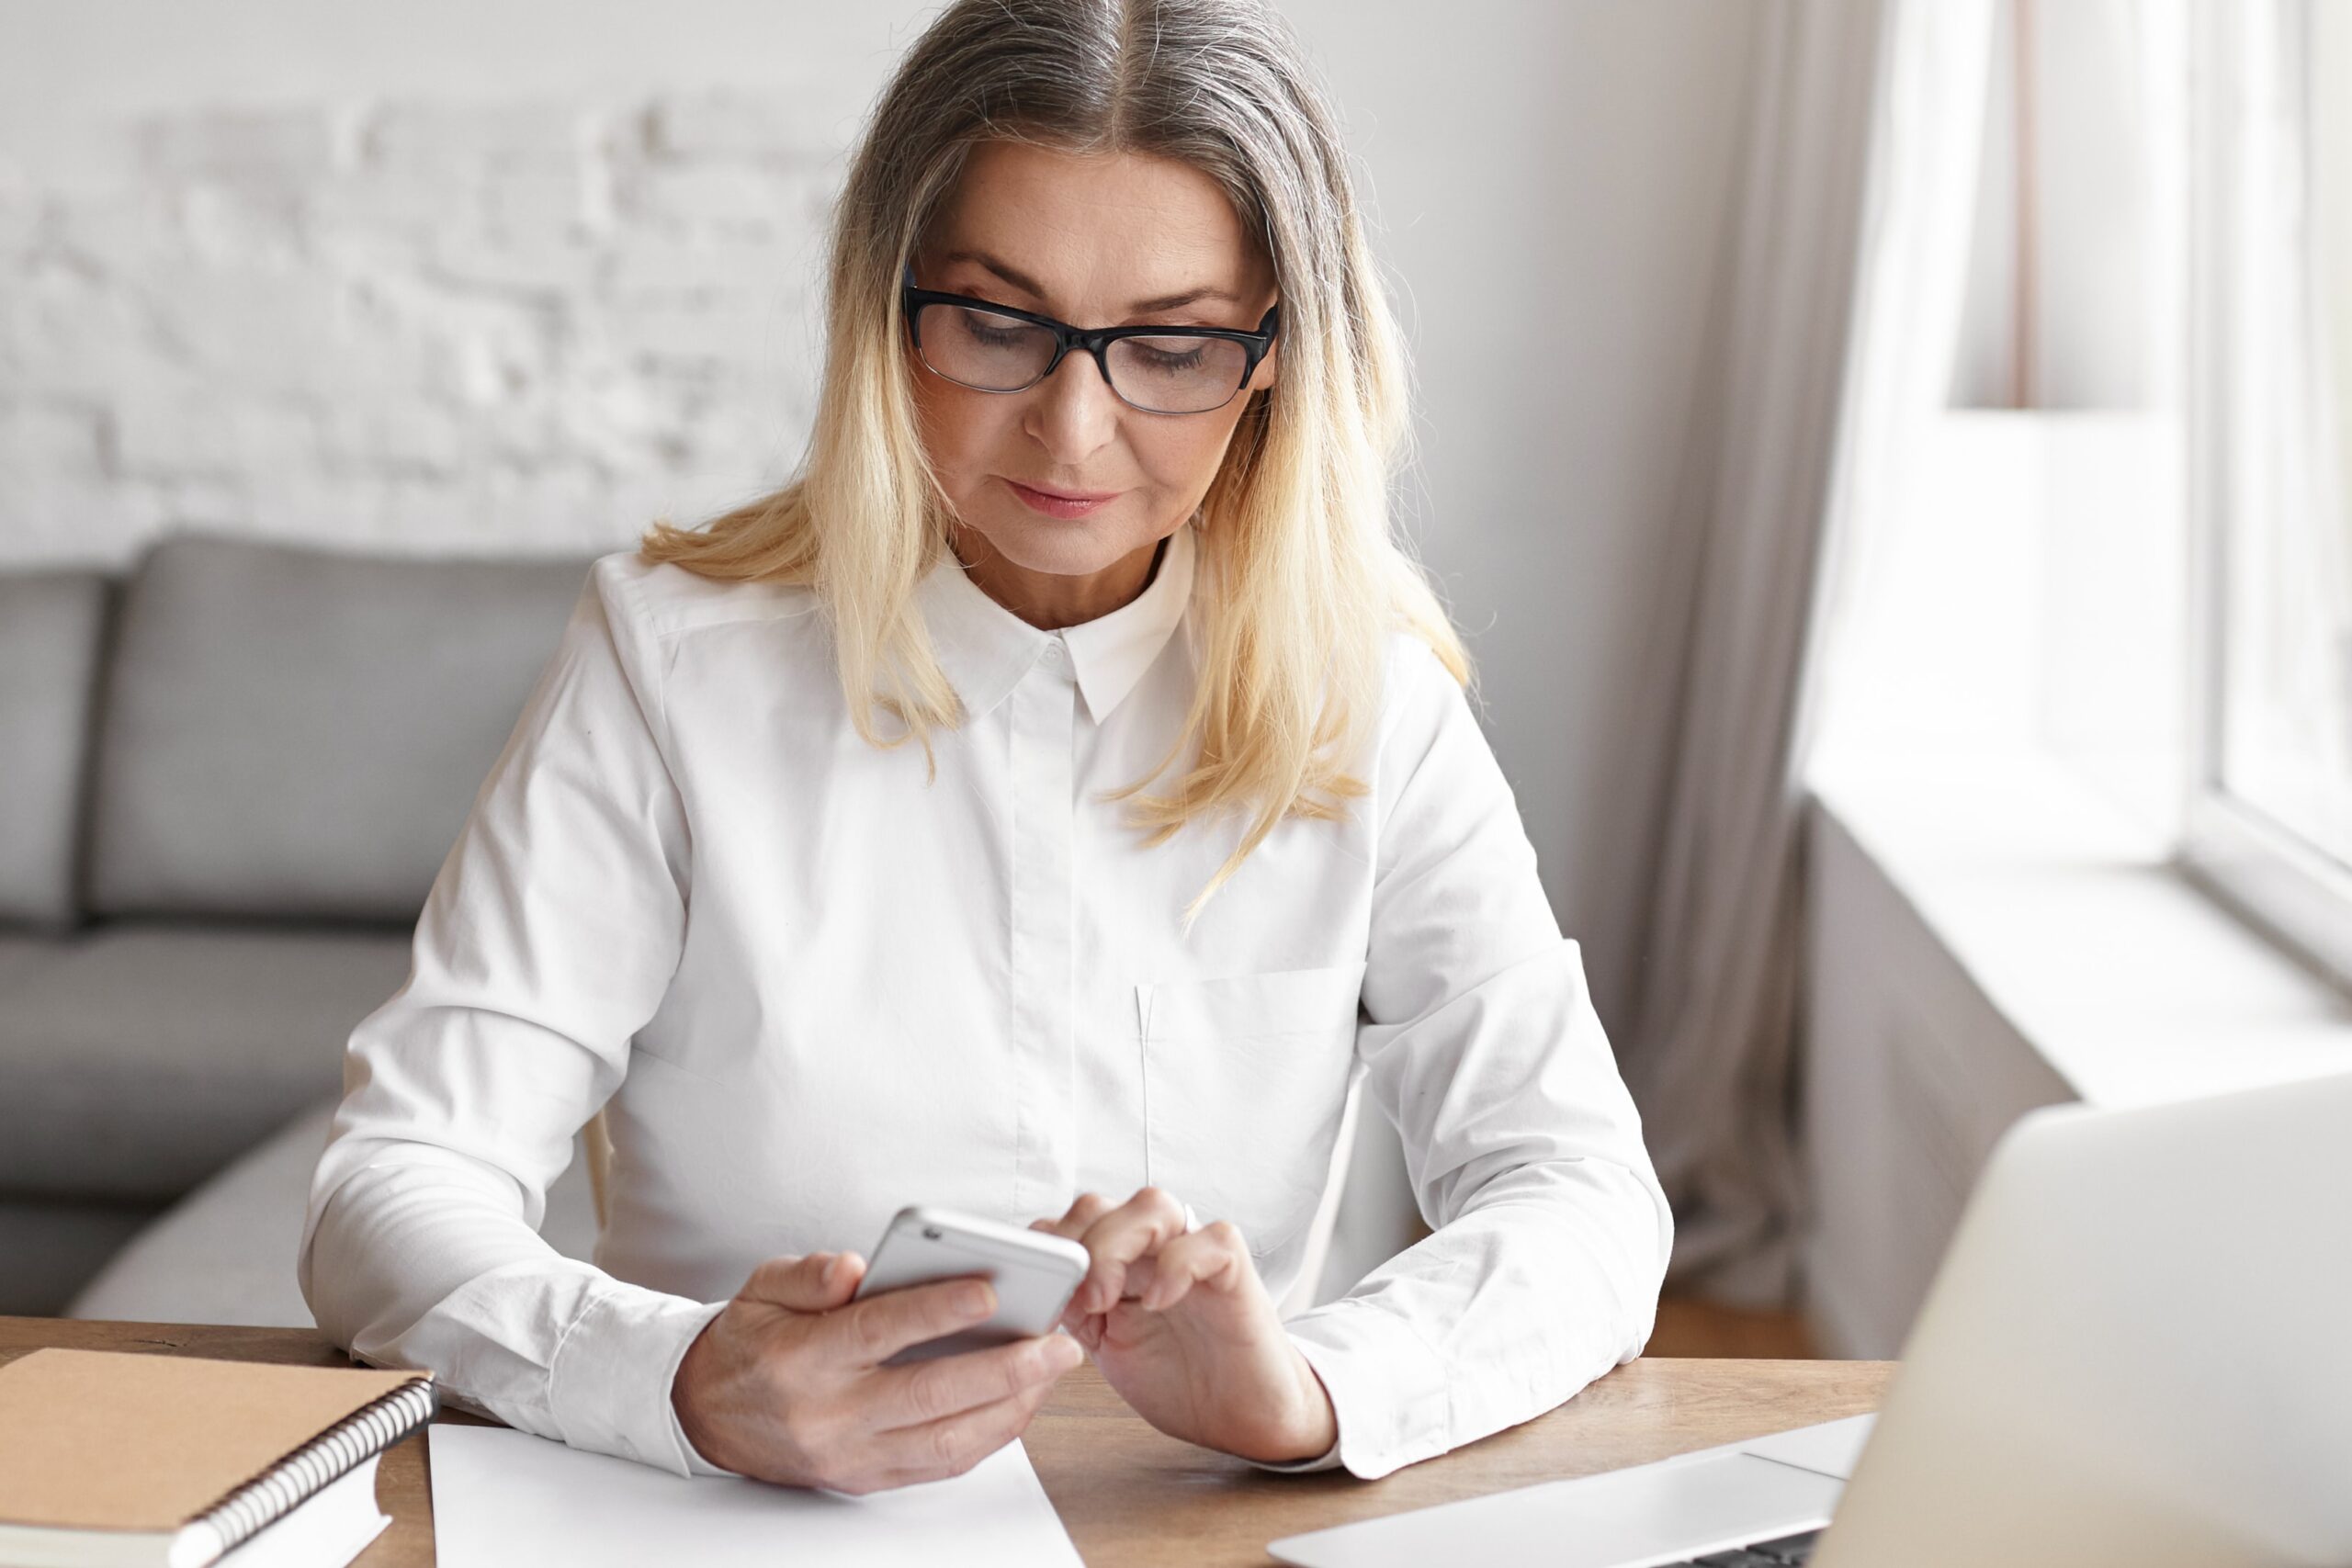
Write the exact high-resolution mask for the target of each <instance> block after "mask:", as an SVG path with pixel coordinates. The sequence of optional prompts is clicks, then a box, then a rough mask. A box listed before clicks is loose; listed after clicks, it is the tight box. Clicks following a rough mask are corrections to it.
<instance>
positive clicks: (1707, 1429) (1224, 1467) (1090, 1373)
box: [0, 1317, 1894, 1568]
mask: <svg viewBox="0 0 2352 1568" xmlns="http://www.w3.org/2000/svg"><path fill="white" fill-rule="evenodd" d="M44 1345H64V1346H74V1347H78V1348H84V1349H91V1350H135V1351H146V1352H152V1353H154V1354H158V1355H187V1356H213V1357H220V1358H223V1359H232V1360H248V1361H286V1362H292V1363H296V1364H299V1365H304V1366H322V1367H323V1366H334V1367H340V1366H349V1365H351V1360H350V1358H348V1357H347V1356H345V1355H344V1354H343V1352H341V1351H339V1350H336V1349H334V1348H332V1347H331V1346H329V1345H328V1344H326V1342H325V1341H324V1340H322V1339H321V1338H320V1337H319V1336H318V1335H317V1334H316V1333H314V1332H311V1331H310V1330H307V1329H292V1328H220V1327H202V1326H192V1325H184V1324H153V1323H96V1322H83V1321H77V1320H74V1319H67V1318H46V1317H0V1361H7V1360H12V1359H15V1358H17V1357H18V1356H21V1355H23V1354H25V1353H26V1352H27V1351H28V1350H33V1349H38V1348H40V1347H41V1346H44ZM1893 1371H1894V1364H1893V1363H1892V1362H1887V1361H1733V1360H1722V1361H1702V1360H1649V1359H1644V1360H1639V1361H1635V1362H1634V1363H1633V1364H1632V1365H1631V1366H1625V1367H1620V1368H1618V1369H1617V1370H1616V1371H1613V1372H1611V1373H1610V1374H1609V1375H1608V1376H1607V1377H1605V1378H1602V1379H1601V1380H1600V1382H1596V1383H1594V1384H1593V1385H1592V1386H1591V1387H1589V1388H1588V1389H1586V1390H1585V1391H1584V1392H1583V1393H1580V1394H1578V1395H1577V1397H1576V1398H1574V1399H1572V1400H1570V1401H1569V1402H1568V1403H1567V1404H1564V1405H1562V1406H1561V1407H1560V1408H1559V1409H1557V1410H1555V1411H1554V1412H1552V1413H1551V1414H1550V1415H1548V1416H1542V1417H1540V1418H1538V1419H1536V1420H1533V1421H1530V1422H1529V1423H1527V1424H1526V1425H1525V1426H1523V1427H1513V1428H1512V1429H1511V1430H1510V1431H1508V1432H1500V1433H1498V1434H1496V1435H1495V1436H1494V1437H1491V1438H1487V1439H1486V1440H1485V1441H1484V1442H1479V1443H1473V1444H1471V1445H1470V1446H1469V1447H1467V1448H1464V1449H1460V1450H1455V1451H1454V1452H1453V1453H1450V1454H1446V1455H1444V1456H1442V1457H1441V1458H1438V1459H1433V1460H1428V1461H1424V1462H1422V1463H1420V1464H1416V1465H1408V1466H1407V1467H1406V1468H1405V1469H1403V1470H1401V1471H1398V1472H1397V1473H1396V1474H1394V1475H1391V1476H1388V1477H1386V1478H1385V1479H1384V1480H1380V1481H1373V1482H1365V1481H1358V1480H1356V1479H1354V1478H1353V1477H1351V1476H1347V1475H1343V1474H1332V1473H1317V1474H1313V1475H1270V1474H1268V1473H1266V1472H1262V1471H1258V1470H1253V1469H1252V1468H1250V1466H1248V1465H1246V1464H1243V1463H1242V1462H1241V1461H1238V1460H1236V1459H1230V1458H1227V1456H1225V1455H1223V1454H1215V1453H1210V1452H1208V1451H1207V1450H1203V1449H1196V1448H1193V1446H1191V1445H1190V1444H1187V1443H1180V1442H1177V1441H1176V1440H1175V1439H1174V1438H1167V1437H1163V1436H1161V1435H1160V1434H1159V1433H1158V1432H1156V1431H1154V1430H1153V1429H1152V1428H1151V1427H1148V1426H1147V1425H1145V1423H1144V1422H1143V1421H1142V1420H1141V1418H1139V1417H1138V1416H1136V1415H1135V1414H1134V1413H1133V1412H1131V1411H1129V1410H1128V1409H1127V1407H1126V1406H1125V1404H1122V1403H1120V1401H1119V1398H1118V1396H1117V1395H1115V1394H1114V1393H1112V1392H1111V1391H1110V1389H1109V1387H1108V1386H1107V1385H1105V1384H1104V1383H1103V1380H1102V1378H1101V1377H1100V1376H1098V1375H1096V1373H1095V1371H1094V1370H1093V1369H1092V1368H1091V1367H1080V1369H1079V1370H1078V1371H1074V1372H1072V1373H1070V1374H1069V1376H1068V1377H1066V1378H1064V1379H1063V1380H1062V1383H1061V1386H1060V1388H1059V1390H1058V1391H1057V1393H1056V1394H1055V1397H1054V1398H1053V1399H1052V1400H1051V1401H1050V1402H1049V1403H1047V1404H1046V1407H1045V1409H1044V1410H1042V1411H1041V1412H1039V1413H1038V1416H1037V1419H1036V1420H1035V1422H1033V1423H1032V1424H1031V1426H1030V1428H1029V1433H1028V1437H1027V1438H1026V1439H1025V1440H1026V1442H1027V1443H1028V1446H1029V1453H1030V1457H1031V1459H1032V1461H1034V1462H1035V1465H1036V1467H1037V1474H1038V1477H1039V1478H1040V1479H1041V1480H1043V1481H1044V1483H1045V1485H1046V1495H1048V1496H1050V1497H1051V1498H1052V1499H1053V1502H1054V1506H1055V1507H1056V1508H1057V1509H1058V1510H1059V1511H1060V1513H1061V1517H1062V1522H1063V1524H1064V1525H1066V1526H1067V1527H1068V1528H1069V1533H1070V1539H1071V1540H1074V1541H1076V1542H1077V1544H1078V1550H1079V1554H1080V1556H1081V1557H1083V1558H1084V1559H1085V1560H1086V1562H1088V1563H1089V1564H1091V1565H1092V1568H1140V1565H1144V1564H1159V1563H1186V1564H1193V1563H1252V1564H1262V1563H1270V1562H1272V1559H1271V1558H1269V1557H1268V1556H1267V1555H1266V1552H1265V1543H1266V1542H1267V1541H1269V1540H1274V1539H1276V1538H1278V1537H1281V1536H1285V1535H1295V1534H1296V1533H1297V1532H1299V1531H1301V1530H1309V1529H1320V1528H1321V1527H1323V1526H1325V1525H1336V1524H1342V1523H1345V1522H1346V1521H1348V1520H1351V1519H1362V1518H1369V1517H1373V1516H1374V1515H1376V1514H1387V1513H1396V1512H1397V1511H1399V1510H1401V1509H1405V1508H1415V1507H1419V1506H1423V1505H1426V1504H1430V1503H1444V1502H1451V1501H1453V1500H1454V1499H1456V1498H1460V1497H1472V1496H1476V1495H1478V1494H1480V1493H1483V1492H1498V1491H1501V1490H1503V1489H1504V1488H1506V1487H1510V1486H1524V1485H1529V1484H1532V1483H1535V1482H1538V1481H1552V1480H1557V1479H1560V1478H1561V1477H1564V1476H1570V1475H1585V1474H1589V1473H1591V1472H1595V1471H1601V1470H1613V1469H1615V1468H1617V1467H1618V1466H1620V1465H1627V1464H1638V1463H1641V1462H1643V1461H1647V1460H1654V1459H1664V1458H1665V1457H1666V1456H1668V1454H1676V1453H1681V1452H1684V1451H1686V1450H1691V1449H1699V1448H1706V1447H1708V1446H1710V1445H1712V1444H1715V1443H1728V1442H1734V1441H1736V1440H1738V1439H1739V1438H1751V1437H1756V1436H1759V1435H1760V1434H1762V1433H1765V1432H1777V1431H1781V1430H1783V1429H1785V1428H1787V1427H1802V1426H1804V1425H1806V1424H1808V1423H1810V1422H1814V1421H1827V1420H1832V1419H1835V1418H1836V1417H1838V1416H1855V1415H1860V1414H1861V1413H1862V1412H1864V1411H1867V1410H1874V1409H1876V1408H1877V1407H1878V1403H1879V1400H1880V1397H1881V1395H1882V1394H1883V1393H1884V1390H1885V1386H1886V1382H1887V1379H1888V1378H1889V1376H1890V1375H1891V1374H1892V1373H1893ZM440 1419H441V1420H443V1421H458V1422H469V1421H472V1420H474V1418H473V1417H472V1416H465V1415H462V1414H459V1413H458V1412H455V1411H451V1412H448V1413H447V1414H445V1415H444V1416H441V1417H440ZM430 1441H431V1434H430V1433H429V1432H428V1433H426V1434H424V1435H423V1436H422V1437H418V1438H410V1439H409V1440H408V1441H406V1442H404V1443H401V1445H400V1446H398V1447H397V1448H395V1449H393V1450H391V1451H390V1453H389V1454H387V1455H385V1457H384V1461H383V1465H382V1467H381V1469H380V1470H379V1472H378V1480H377V1483H376V1484H377V1495H378V1497H379V1500H380V1501H381V1503H382V1505H383V1508H384V1511H385V1512H386V1513H388V1514H390V1515H391V1517H392V1524H391V1528H390V1529H387V1530H386V1531H385V1532H384V1533H383V1534H382V1535H381V1536H380V1537H379V1538H378V1539H377V1541H376V1543H375V1545H373V1546H371V1547H369V1548H368V1551H366V1552H365V1553H364V1554H362V1555H361V1556H360V1557H359V1558H358V1559H357V1562H359V1564H360V1565H361V1568H426V1565H428V1564H430V1563H431V1562H433V1495H432V1489H431V1487H430V1486H429V1485H428V1484H427V1482H426V1471H425V1465H426V1458H427V1452H426V1450H427V1446H428V1444H429V1443H430Z"/></svg>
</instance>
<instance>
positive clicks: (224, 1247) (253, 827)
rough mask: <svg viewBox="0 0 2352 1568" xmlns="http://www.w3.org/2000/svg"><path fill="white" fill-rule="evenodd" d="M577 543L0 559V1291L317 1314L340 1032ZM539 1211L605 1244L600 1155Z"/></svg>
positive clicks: (392, 966)
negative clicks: (9, 562)
mask: <svg viewBox="0 0 2352 1568" xmlns="http://www.w3.org/2000/svg"><path fill="white" fill-rule="evenodd" d="M590 559H591V557H587V556H580V557H567V558H530V559H517V558H487V557H485V558H458V559H452V558H438V559H421V558H413V557H402V556H396V555H364V554H359V553H356V552H348V551H342V550H330V549H322V548H312V547H296V546H288V545H280V544H271V543H264V542H256V541H252V540H243V539H238V538H233V537H229V536H217V535H209V534H203V533H183V534H178V535H175V536H168V537H166V538H165V539H164V540H162V541H160V542H159V543H157V544H156V545H154V546H153V547H150V548H149V549H148V551H147V552H146V553H145V554H144V555H143V556H142V557H141V558H140V559H139V560H138V561H137V562H135V563H134V564H133V565H132V566H131V567H130V569H129V570H126V571H124V572H121V573H119V574H116V573H109V572H101V571H96V570H40V571H18V572H15V573H5V572H0V1313H9V1314H66V1315H74V1316H90V1317H119V1318H137V1319H144V1320H151V1321H152V1320H182V1321H194V1322H208V1323H253V1324H299V1325H307V1324H309V1323H310V1321H311V1317H310V1313H309V1310H308V1309H307V1308H306V1307H305V1306H304V1305H303V1303H302V1300H301V1296H300V1292H298V1291H297V1290H296V1289H295V1284H294V1275H293V1255H294V1247H295V1242H296V1240H297V1238H298V1236H299V1235H300V1227H301V1217H302V1209H303V1203H304V1199H305V1195H306V1190H307V1184H308V1180H309V1177H310V1172H311V1165H312V1163H313V1162H314V1161H315V1159H316V1158H317V1156H318V1152H319V1149H320V1146H321V1145H322V1143H323V1141H324V1138H325V1131H326V1120H327V1116H328V1114H329V1113H330V1112H331V1111H332V1109H333V1106H334V1100H335V1099H336V1097H337V1096H338V1094H339V1093H340V1090H341V1085H342V1059H343V1050H344V1045H345V1041H346V1040H347V1039H348V1037H349V1035H350V1032H351V1030H352V1028H353V1026H354V1025H355V1024H356V1023H357V1022H358V1021H359V1020H360V1019H362V1018H363V1017H365V1016H366V1015H367V1014H368V1012H369V1011H371V1010H374V1009H375V1008H376V1007H377V1006H379V1004H380V1003H382V1002H383V1001H384V1000H385V999H386V998H389V997H390V996H391V994H392V993H393V992H394V991H396V990H398V989H399V988H400V987H401V985H403V984H404V983H405V982H406V979H407V976H408V963H409V938H410V933H411V931H412V930H413V926H414V923H415V919H416V915H417V911H418V910H419V909H420V908H422V907H423V904H424V897H425V894H426V892H427V890H428V889H429V888H430V886H432V882H433V878H434V875H435V873H436V872H437V871H438V869H439V868H440V865H441V863H442V861H443V859H444V857H445V856H446V855H447V852H448V851H449V848H450V846H451V845H452V844H453V843H454V842H455V841H456V839H457V836H458V829H459V828H460V827H461V826H462V825H463V823H464V821H465V818H466V815H467V813H468V811H469V809H470V808H471V806H472V803H473V799H474V795H475V792H476V791H477V790H478V789H479V787H480V786H481V782H482V780H483V779H484V777H485V776H486V775H487V773H489V770H490V765H491V763H492V761H494V760H495V759H496V757H497V755H498V752H499V750H500V749H501V748H502V747H503V745H504V743H505V740H506V737H507V735H508V733H509V731H510V730H511V729H512V728H513V726H514V723H515V717H516V716H517V715H518V714H519V713H520V712H521V710H522V707H523V704H524V702H525V700H526V697H527V696H528V694H529V693H530V690H531V687H532V684H533V682H535V681H536V680H537V677H538V674H539V672H540V671H541V670H542V669H544V667H545V665H546V663H547V660H548V656H549V655H550V654H551V653H552V651H553V649H554V647H555V643H556V639H557V637H558V635H559V634H560V631H561V629H562V627H563V625H564V622H565V619H566V617H567V616H568V615H569V614H570V612H571V606H572V604H573V603H574V602H575V601H576V600H577V598H578V597H579V594H580V592H581V590H582V587H583V586H584V584H585V582H586V574H587V569H588V563H589V560H590ZM544 1234H546V1235H548V1239H549V1241H550V1242H551V1243H553V1244H554V1245H555V1246H557V1247H559V1248H560V1249H561V1250H563V1251H565V1252H567V1253H568V1254H570V1255H571V1256H574V1257H582V1258H584V1257H586V1256H587V1255H588V1248H589V1247H590V1245H591V1244H592V1242H593V1240H594V1218H593V1211H592V1207H591V1203H590V1195H589V1190H588V1183H587V1179H586V1161H585V1160H584V1159H583V1158H575V1159H574V1161H573V1163H572V1168H571V1170H570V1171H569V1172H567V1173H566V1175H565V1177H564V1178H563V1179H562V1180H561V1181H560V1182H559V1183H558V1185H557V1188H556V1190H555V1191H554V1192H553V1193H551V1194H550V1199H549V1209H548V1223H547V1225H546V1227H545V1232H544Z"/></svg>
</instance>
